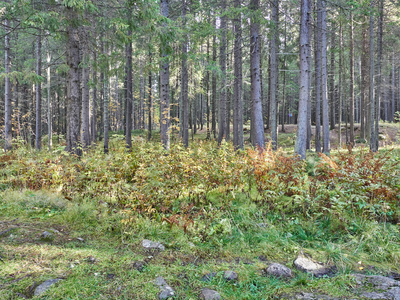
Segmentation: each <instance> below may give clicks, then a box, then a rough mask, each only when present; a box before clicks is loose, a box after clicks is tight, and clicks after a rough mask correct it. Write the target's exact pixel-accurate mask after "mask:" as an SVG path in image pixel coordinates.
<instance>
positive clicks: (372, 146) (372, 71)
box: [369, 0, 376, 151]
mask: <svg viewBox="0 0 400 300" xmlns="http://www.w3.org/2000/svg"><path fill="white" fill-rule="evenodd" d="M374 56H375V51H374V0H371V2H370V16H369V59H370V60H369V102H370V117H369V122H370V124H369V125H370V128H371V129H370V137H369V142H370V149H371V150H372V151H376V149H375V145H376V144H375V126H374V125H375V124H374V120H375V79H374V78H375V61H374Z"/></svg>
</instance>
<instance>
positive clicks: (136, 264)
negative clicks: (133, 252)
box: [132, 261, 146, 272]
mask: <svg viewBox="0 0 400 300" xmlns="http://www.w3.org/2000/svg"><path fill="white" fill-rule="evenodd" d="M145 266H146V263H145V262H144V261H135V262H134V263H133V265H132V267H133V268H134V269H136V270H138V271H139V272H142V271H143V269H144V267H145Z"/></svg>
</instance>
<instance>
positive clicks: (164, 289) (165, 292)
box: [154, 276, 175, 300]
mask: <svg viewBox="0 0 400 300" xmlns="http://www.w3.org/2000/svg"><path fill="white" fill-rule="evenodd" d="M154 283H155V284H156V285H157V286H158V287H159V288H160V291H161V292H160V294H159V295H158V299H160V300H164V299H168V298H172V297H174V296H175V291H174V289H173V288H172V287H171V286H170V285H169V284H168V283H167V282H166V281H165V279H164V278H163V277H161V276H160V277H157V278H156V280H155V281H154Z"/></svg>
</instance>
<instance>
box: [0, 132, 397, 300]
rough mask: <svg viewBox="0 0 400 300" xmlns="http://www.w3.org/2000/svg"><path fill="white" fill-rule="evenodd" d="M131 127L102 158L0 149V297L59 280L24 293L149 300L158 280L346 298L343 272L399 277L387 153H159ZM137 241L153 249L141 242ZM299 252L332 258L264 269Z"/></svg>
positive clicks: (183, 291)
mask: <svg viewBox="0 0 400 300" xmlns="http://www.w3.org/2000/svg"><path fill="white" fill-rule="evenodd" d="M144 134H145V133H144V132H135V134H134V136H135V149H134V151H133V153H132V154H128V153H126V152H125V150H124V147H123V143H122V142H121V141H122V137H121V135H120V134H115V135H114V136H113V137H112V140H111V144H110V154H109V155H103V154H102V153H101V149H100V147H99V149H93V150H91V151H90V152H89V153H88V154H87V155H86V156H84V157H83V158H82V159H80V160H78V159H76V158H74V157H70V156H68V155H66V154H65V153H63V152H62V150H61V149H59V148H55V150H54V151H53V153H51V154H48V153H45V152H42V153H35V152H33V153H31V152H29V151H28V150H27V149H26V148H24V147H20V148H18V149H16V150H15V151H14V152H13V153H12V154H11V155H3V156H1V157H0V158H1V159H0V164H1V170H0V186H1V190H2V192H0V241H1V243H0V258H1V261H0V266H1V268H0V299H18V298H19V297H20V296H21V295H25V296H29V297H31V296H32V290H33V289H32V287H34V286H35V285H36V284H40V283H42V282H43V281H45V280H47V279H50V278H62V279H63V280H62V281H60V282H58V283H57V284H56V286H55V287H54V288H51V289H50V290H48V291H47V292H46V293H45V294H43V296H41V297H36V299H132V298H133V299H156V298H157V294H158V292H159V290H158V287H157V286H155V285H154V284H153V283H152V282H153V280H154V279H155V278H156V277H157V276H163V277H164V278H165V280H166V281H167V282H168V283H169V284H170V285H171V286H172V287H173V288H174V289H175V291H176V294H177V296H176V299H198V295H199V293H200V291H201V289H202V288H204V287H208V288H211V289H215V290H217V291H218V292H219V293H220V294H221V296H222V297H223V298H224V299H284V298H288V296H287V295H293V294H295V293H297V292H300V291H303V292H317V293H321V294H326V295H330V296H336V297H343V298H347V297H349V296H352V297H353V298H355V296H354V293H355V290H354V289H355V282H354V280H353V278H352V277H351V276H350V275H349V274H351V273H353V272H361V273H368V274H384V275H386V274H389V273H391V272H395V273H400V263H399V262H400V234H399V226H398V224H397V223H398V216H399V212H398V205H395V204H398V198H396V195H399V193H398V192H399V189H400V184H399V176H398V174H399V166H398V162H399V161H400V159H399V157H400V151H399V150H398V149H394V150H384V151H382V152H381V154H380V156H377V157H375V156H373V157H372V156H368V154H367V153H366V152H365V150H357V151H353V153H352V154H351V153H350V154H346V153H344V152H343V151H341V152H343V153H342V154H340V153H337V152H333V154H332V158H324V157H319V156H317V155H310V156H309V158H308V160H307V162H306V163H300V162H297V161H295V160H292V159H291V158H290V157H289V156H288V155H287V154H285V153H283V152H280V153H278V154H273V153H272V152H268V156H266V157H263V158H259V157H258V158H257V156H256V155H257V152H251V151H250V152H241V153H238V154H235V153H234V152H233V151H232V149H231V147H230V146H229V145H227V144H226V145H223V146H222V147H221V148H218V147H216V145H215V144H214V143H213V142H204V141H199V142H198V143H197V145H196V146H193V147H192V148H191V149H189V150H188V151H186V150H184V149H182V148H181V147H179V146H176V147H174V148H173V149H172V151H171V153H170V155H168V156H166V155H164V154H165V153H163V150H162V147H160V146H159V145H158V144H154V143H147V142H146V141H145V139H144V136H143V135H144ZM289 134H290V133H289ZM283 138H284V137H283ZM341 155H344V156H341ZM385 155H386V156H385ZM255 158H257V159H255ZM349 162H351V163H349ZM377 166H379V167H377ZM372 171H373V172H372ZM369 172H371V173H369ZM396 193H397V194H396ZM397 197H398V196H397ZM396 199H397V200H396ZM43 231H48V232H50V233H51V237H50V238H47V239H42V238H41V234H42V233H43ZM78 238H79V239H83V241H81V240H79V239H78ZM145 238H146V239H150V240H154V241H159V242H162V243H163V244H164V245H165V247H166V251H164V252H159V253H158V252H149V251H146V250H144V249H143V248H142V246H141V242H142V240H143V239H145ZM299 253H305V254H308V255H311V256H312V257H313V258H314V259H316V260H318V261H321V262H324V263H328V264H335V265H336V266H337V268H338V270H337V273H336V276H334V277H331V278H314V277H312V276H311V275H307V274H304V273H301V272H299V271H296V270H294V276H293V278H292V279H290V280H282V279H276V278H272V277H268V276H265V273H264V270H265V268H266V267H268V265H269V264H270V263H271V262H279V263H282V264H285V265H287V266H289V267H291V268H292V267H293V265H292V262H293V260H294V259H295V258H296V257H297V255H298V254H299ZM138 261H142V262H145V266H144V268H143V270H137V268H136V267H135V262H138ZM226 270H234V271H235V272H237V273H238V275H239V280H238V282H233V283H231V282H226V281H225V280H224V279H223V272H224V271H226ZM210 272H217V275H216V276H215V277H214V278H213V279H212V280H211V281H210V282H204V281H202V280H201V278H202V276H203V275H205V274H207V273H210Z"/></svg>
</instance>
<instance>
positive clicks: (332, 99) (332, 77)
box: [329, 22, 336, 130]
mask: <svg viewBox="0 0 400 300" xmlns="http://www.w3.org/2000/svg"><path fill="white" fill-rule="evenodd" d="M335 25H336V24H335V23H334V22H332V28H331V31H330V32H331V66H330V76H329V83H330V88H329V98H330V99H329V102H330V106H331V109H330V112H331V122H330V123H331V130H333V129H335V125H336V118H335V106H336V101H335V49H336V32H335Z"/></svg>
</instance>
